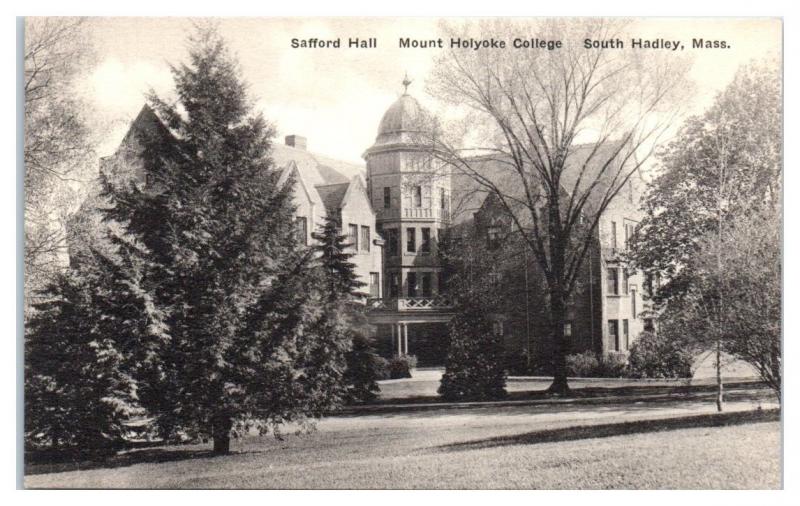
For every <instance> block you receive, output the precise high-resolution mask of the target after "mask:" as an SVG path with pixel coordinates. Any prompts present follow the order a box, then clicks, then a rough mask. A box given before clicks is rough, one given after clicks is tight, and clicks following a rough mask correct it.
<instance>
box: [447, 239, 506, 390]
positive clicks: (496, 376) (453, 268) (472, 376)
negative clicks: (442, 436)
mask: <svg viewBox="0 0 800 506" xmlns="http://www.w3.org/2000/svg"><path fill="white" fill-rule="evenodd" d="M481 239H482V238H481V237H479V236H470V237H469V240H468V241H466V243H465V244H461V245H460V246H459V247H458V249H457V250H456V248H455V247H453V246H452V245H446V247H445V255H446V256H445V259H446V262H447V266H448V267H447V268H448V270H449V271H450V273H451V274H452V276H451V277H449V278H448V284H447V286H448V291H447V293H448V295H449V296H450V297H451V298H452V299H453V302H454V308H453V309H454V311H455V316H454V317H453V318H452V319H451V320H450V322H449V323H448V333H449V341H450V344H449V348H448V353H447V359H446V361H445V372H444V375H443V376H442V381H441V385H440V387H439V394H440V395H441V396H442V397H444V398H445V399H446V400H448V401H457V400H465V401H466V400H490V399H500V398H503V397H505V395H506V392H505V386H506V371H505V363H504V362H505V361H504V357H503V351H504V350H503V340H502V337H501V336H500V333H499V332H497V330H496V328H495V323H496V322H495V320H493V319H492V316H493V315H497V314H498V313H500V312H501V310H502V309H505V308H506V304H505V302H506V301H505V300H504V298H503V293H502V292H503V287H505V286H506V283H502V284H501V283H500V282H499V280H500V278H501V273H502V271H503V266H504V265H505V262H503V261H502V259H501V258H502V256H501V255H500V254H499V253H500V252H498V251H496V250H487V249H486V248H485V247H484V246H483V244H484V241H482V240H481Z"/></svg>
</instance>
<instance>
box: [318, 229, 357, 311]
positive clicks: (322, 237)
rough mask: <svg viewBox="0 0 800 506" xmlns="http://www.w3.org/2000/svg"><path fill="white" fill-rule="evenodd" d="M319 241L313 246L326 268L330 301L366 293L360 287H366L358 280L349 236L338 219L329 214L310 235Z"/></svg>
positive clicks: (324, 268)
mask: <svg viewBox="0 0 800 506" xmlns="http://www.w3.org/2000/svg"><path fill="white" fill-rule="evenodd" d="M311 237H312V238H314V239H315V240H316V241H317V242H316V244H315V245H314V249H315V250H316V252H317V254H318V260H319V263H320V266H321V268H322V270H323V278H324V281H325V284H326V286H327V292H328V295H329V298H330V299H331V300H351V299H353V298H355V297H361V296H364V294H362V293H360V292H359V291H358V290H359V289H360V288H362V287H364V286H365V283H363V282H362V281H359V279H358V274H356V266H355V264H353V262H351V261H350V259H351V258H353V255H354V253H348V252H347V248H349V247H351V246H352V244H349V243H347V236H346V235H344V234H342V233H341V229H340V227H339V222H338V221H337V220H336V219H334V218H332V217H330V216H328V217H326V218H325V223H324V224H323V225H322V227H320V230H319V232H314V233H312V234H311Z"/></svg>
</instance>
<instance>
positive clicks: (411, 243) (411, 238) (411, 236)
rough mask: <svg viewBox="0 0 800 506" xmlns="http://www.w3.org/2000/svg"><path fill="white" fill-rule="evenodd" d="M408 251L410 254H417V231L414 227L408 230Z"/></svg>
mask: <svg viewBox="0 0 800 506" xmlns="http://www.w3.org/2000/svg"><path fill="white" fill-rule="evenodd" d="M406 251H408V252H409V253H416V252H417V229H416V228H414V227H408V228H407V229H406Z"/></svg>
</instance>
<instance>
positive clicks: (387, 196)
mask: <svg viewBox="0 0 800 506" xmlns="http://www.w3.org/2000/svg"><path fill="white" fill-rule="evenodd" d="M383 207H384V208H385V209H389V208H390V207H392V189H391V188H390V187H388V186H384V187H383Z"/></svg>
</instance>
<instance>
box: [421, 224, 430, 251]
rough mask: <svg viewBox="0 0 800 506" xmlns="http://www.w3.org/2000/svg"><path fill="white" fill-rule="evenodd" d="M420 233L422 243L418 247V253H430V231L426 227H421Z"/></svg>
mask: <svg viewBox="0 0 800 506" xmlns="http://www.w3.org/2000/svg"><path fill="white" fill-rule="evenodd" d="M420 231H421V232H422V243H421V244H420V245H419V249H420V251H422V252H423V253H430V252H431V229H430V228H428V227H423V228H421V229H420Z"/></svg>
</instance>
